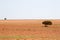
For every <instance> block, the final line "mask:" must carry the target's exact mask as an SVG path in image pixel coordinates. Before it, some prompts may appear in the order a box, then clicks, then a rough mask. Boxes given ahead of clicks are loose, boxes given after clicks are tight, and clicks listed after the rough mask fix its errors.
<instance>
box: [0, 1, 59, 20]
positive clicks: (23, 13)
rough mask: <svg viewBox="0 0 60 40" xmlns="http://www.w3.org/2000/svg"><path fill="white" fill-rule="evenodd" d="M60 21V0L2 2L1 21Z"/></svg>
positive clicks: (0, 5)
mask: <svg viewBox="0 0 60 40" xmlns="http://www.w3.org/2000/svg"><path fill="white" fill-rule="evenodd" d="M5 17H6V18H8V19H28V18H29V19H36V18H37V19H45V18H46V19H48V18H49V19H60V0H0V19H3V18H5Z"/></svg>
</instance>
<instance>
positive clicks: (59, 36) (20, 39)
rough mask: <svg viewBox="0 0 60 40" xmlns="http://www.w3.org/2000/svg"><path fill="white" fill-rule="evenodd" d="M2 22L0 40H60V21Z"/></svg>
mask: <svg viewBox="0 0 60 40" xmlns="http://www.w3.org/2000/svg"><path fill="white" fill-rule="evenodd" d="M43 21H45V20H31V19H30V20H0V40H60V20H50V21H51V22H52V25H48V27H44V25H43V24H42V22H43Z"/></svg>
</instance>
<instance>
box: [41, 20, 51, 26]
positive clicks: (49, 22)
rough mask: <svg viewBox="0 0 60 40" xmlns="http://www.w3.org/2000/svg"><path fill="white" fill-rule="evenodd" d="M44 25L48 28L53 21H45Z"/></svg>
mask: <svg viewBox="0 0 60 40" xmlns="http://www.w3.org/2000/svg"><path fill="white" fill-rule="evenodd" d="M42 24H44V25H45V27H48V25H52V22H51V21H48V20H47V21H43V22H42Z"/></svg>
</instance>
